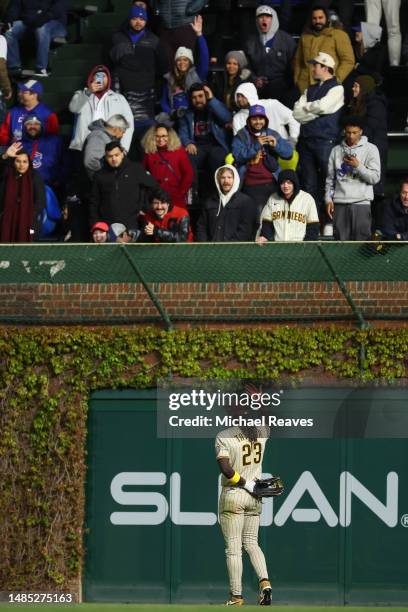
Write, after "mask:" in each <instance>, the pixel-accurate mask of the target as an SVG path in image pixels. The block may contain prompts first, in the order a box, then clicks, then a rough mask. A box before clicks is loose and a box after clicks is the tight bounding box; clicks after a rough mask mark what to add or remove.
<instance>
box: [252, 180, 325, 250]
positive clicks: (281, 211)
mask: <svg viewBox="0 0 408 612" xmlns="http://www.w3.org/2000/svg"><path fill="white" fill-rule="evenodd" d="M262 221H272V223H273V226H274V228H275V240H276V241H280V240H298V241H301V240H303V238H304V237H305V234H306V225H307V224H308V223H318V222H319V217H318V214H317V209H316V204H315V201H314V199H313V197H312V196H311V195H310V194H309V193H306V192H305V191H302V190H300V191H299V193H298V194H297V195H296V196H295V198H294V199H293V201H292V202H291V204H289V203H288V202H287V201H286V200H284V199H283V198H281V197H279V196H276V195H271V196H270V198H269V199H268V201H267V203H266V204H265V207H264V209H263V211H262V215H261V224H262Z"/></svg>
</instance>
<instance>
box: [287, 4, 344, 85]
mask: <svg viewBox="0 0 408 612" xmlns="http://www.w3.org/2000/svg"><path fill="white" fill-rule="evenodd" d="M319 52H324V53H326V54H328V55H330V56H331V57H332V58H333V62H334V66H333V72H334V76H335V77H336V78H337V80H338V81H340V83H342V82H343V81H344V79H345V78H346V77H347V75H348V74H349V73H350V72H351V71H352V70H353V68H354V63H355V62H354V52H353V48H352V46H351V41H350V38H349V36H348V34H346V32H343V30H339V29H338V28H333V27H332V26H331V24H330V18H329V14H328V11H327V8H326V7H325V6H319V5H315V6H313V7H312V9H311V12H310V18H309V21H308V23H307V24H306V27H305V29H304V31H303V33H302V35H301V37H300V39H299V44H298V48H297V50H296V54H295V60H294V70H295V83H296V85H297V86H298V88H299V91H300V93H301V94H303V92H304V91H305V89H306V88H307V87H308V86H309V85H312V84H313V83H314V82H315V77H314V76H313V73H312V68H311V66H312V64H310V60H312V59H313V58H314V57H315V56H317V54H318V53H319Z"/></svg>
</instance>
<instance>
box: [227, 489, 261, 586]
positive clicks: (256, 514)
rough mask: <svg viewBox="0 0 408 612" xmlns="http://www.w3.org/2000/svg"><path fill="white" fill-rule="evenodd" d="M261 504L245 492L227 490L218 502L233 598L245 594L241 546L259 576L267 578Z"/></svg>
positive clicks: (241, 490)
mask: <svg viewBox="0 0 408 612" xmlns="http://www.w3.org/2000/svg"><path fill="white" fill-rule="evenodd" d="M260 514H261V502H260V501H258V500H256V499H255V498H254V497H252V495H250V494H249V493H248V492H247V491H245V489H239V488H237V487H224V488H223V490H222V492H221V496H220V502H219V519H220V525H221V530H222V533H223V536H224V540H225V554H226V558H227V570H228V577H229V583H230V591H231V594H232V595H241V594H242V547H244V549H245V550H246V552H247V553H248V555H249V559H250V561H251V563H252V566H253V568H254V570H255V572H256V574H257V576H258V580H260V579H261V578H268V570H267V567H266V561H265V556H264V554H263V552H262V550H261V549H260V547H259V545H258V531H259V520H260Z"/></svg>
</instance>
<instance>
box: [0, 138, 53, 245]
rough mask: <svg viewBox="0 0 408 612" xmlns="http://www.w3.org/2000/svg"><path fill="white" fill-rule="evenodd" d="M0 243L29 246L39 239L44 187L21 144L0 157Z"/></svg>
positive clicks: (13, 146) (12, 146) (18, 143)
mask: <svg viewBox="0 0 408 612" xmlns="http://www.w3.org/2000/svg"><path fill="white" fill-rule="evenodd" d="M1 161H2V166H3V176H2V182H1V185H0V219H1V228H0V242H32V241H33V240H37V239H38V237H39V235H40V229H41V223H40V217H41V212H42V210H43V209H44V207H45V187H44V181H43V180H42V178H41V176H40V174H38V172H36V171H35V170H33V166H32V163H31V160H30V157H29V155H28V153H27V152H26V151H24V149H23V145H22V144H21V142H14V143H13V144H12V145H10V146H9V147H8V149H7V150H6V151H5V152H4V153H3V155H2V156H1Z"/></svg>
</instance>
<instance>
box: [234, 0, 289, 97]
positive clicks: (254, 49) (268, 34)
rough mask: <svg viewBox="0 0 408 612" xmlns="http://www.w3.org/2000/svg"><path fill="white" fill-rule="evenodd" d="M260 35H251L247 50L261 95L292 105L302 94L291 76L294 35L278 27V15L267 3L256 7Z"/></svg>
mask: <svg viewBox="0 0 408 612" xmlns="http://www.w3.org/2000/svg"><path fill="white" fill-rule="evenodd" d="M255 15H256V27H257V30H258V34H256V35H254V36H250V37H249V39H248V40H247V41H246V44H245V51H246V54H247V56H248V58H249V61H250V65H251V67H252V69H253V71H254V73H255V75H256V76H255V84H256V86H257V88H258V91H259V95H260V96H261V97H264V98H276V99H277V100H279V101H280V102H282V103H283V104H285V105H286V106H288V107H289V108H293V105H294V103H295V101H296V100H297V99H298V97H299V91H298V90H297V88H296V87H295V86H294V82H293V75H292V63H293V57H294V54H295V51H296V43H295V41H294V40H293V38H292V36H290V35H289V34H287V33H286V32H284V31H283V30H280V29H279V19H278V15H277V13H276V11H275V9H273V8H272V7H271V6H268V5H266V4H264V5H261V6H259V7H258V8H257V9H256V13H255Z"/></svg>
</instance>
